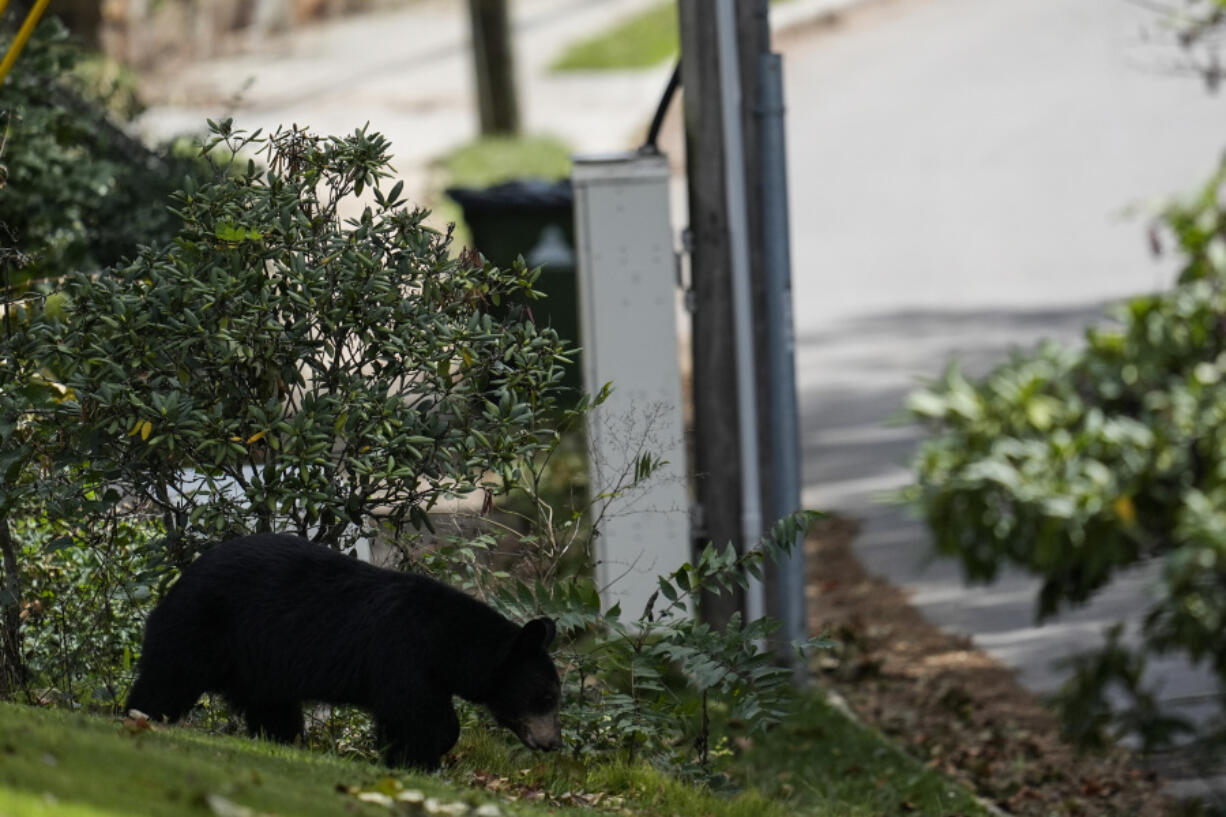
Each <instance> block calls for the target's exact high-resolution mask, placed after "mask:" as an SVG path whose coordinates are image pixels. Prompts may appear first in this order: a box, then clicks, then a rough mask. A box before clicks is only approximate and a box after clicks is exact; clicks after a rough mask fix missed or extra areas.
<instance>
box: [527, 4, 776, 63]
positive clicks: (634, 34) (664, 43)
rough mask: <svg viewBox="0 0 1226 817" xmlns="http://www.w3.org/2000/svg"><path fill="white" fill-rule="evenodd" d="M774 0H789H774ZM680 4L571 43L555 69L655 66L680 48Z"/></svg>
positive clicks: (633, 17)
mask: <svg viewBox="0 0 1226 817" xmlns="http://www.w3.org/2000/svg"><path fill="white" fill-rule="evenodd" d="M771 2H772V3H782V2H787V0H771ZM678 43H679V36H678V33H677V4H676V3H674V2H671V1H670V2H663V3H660V4H659V5H654V6H651V7H649V8H647V9H644V10H643V11H640V12H638V13H637V14H633V15H630V16H629V17H627V18H625V19H624V20H622V21H621V22H620V23H618V24H617V25H615V26H614V27H613V28H612V29H610V30H608V31H606V32H605V33H603V34H597V35H595V36H593V37H588V38H586V39H583V40H579V41H577V42H575V43H573V44H571V45H570V46H569V47H568V48H567V49H566V50H565V51H563V52H562V54H561V55H560V56H558V58H557V59H555V60H554V61H553V63H551V64H550V66H549V70H551V71H622V70H628V69H635V68H651V67H653V66H656V65H659V64H660V63H662V62H664V61H665V60H668V59H672V58H675V57H676V56H677V54H678V52H679V50H680V46H679V44H678Z"/></svg>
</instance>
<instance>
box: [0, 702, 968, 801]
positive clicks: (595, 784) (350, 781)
mask: <svg viewBox="0 0 1226 817" xmlns="http://www.w3.org/2000/svg"><path fill="white" fill-rule="evenodd" d="M740 743H741V744H742V745H743V746H744V751H742V752H741V753H740V754H739V756H738V757H736V758H734V759H733V760H732V762H731V768H730V770H729V772H730V777H731V778H732V779H733V781H734V782H735V783H736V784H737V786H738V787H739V790H736V791H734V792H715V791H712V790H710V789H707V788H704V787H700V786H694V785H689V784H686V783H683V782H681V781H678V780H676V779H674V778H671V777H668V776H666V775H664V774H662V773H660V772H658V771H656V770H655V769H653V768H652V767H651V766H649V765H648V764H645V763H638V764H633V765H632V764H626V763H615V762H608V763H600V764H593V765H591V766H585V765H584V764H582V763H580V762H579V761H576V760H574V759H573V758H572V757H570V756H569V755H566V754H554V755H541V754H534V753H530V752H528V751H527V750H526V749H522V748H518V747H517V748H509V747H508V745H507V743H506V742H505V741H504V740H503V739H502V736H501V735H500V734H499V735H490V734H484V733H482V732H480V731H479V730H476V731H475V732H474V730H469V734H466V736H465V738H464V740H463V741H462V742H461V744H460V745H459V746H458V747H457V751H456V760H455V763H454V764H453V765H451V766H449V767H448V768H447V769H446V770H444V771H443V772H442V773H441V774H439V775H413V774H407V773H404V772H397V773H395V774H393V775H389V773H388V772H387V770H385V769H382V768H381V767H378V766H375V765H372V764H369V763H364V762H361V761H355V760H348V759H343V758H339V757H336V756H331V755H327V754H321V753H317V752H316V753H312V752H307V751H303V750H300V749H294V748H289V747H283V746H278V745H275V744H270V743H267V742H263V741H253V740H247V739H244V738H232V737H217V736H211V735H206V734H203V733H200V732H194V731H191V730H188V729H176V728H166V729H159V730H157V731H155V732H148V731H137V732H132V731H130V730H128V729H126V728H125V727H124V726H122V725H121V724H120V723H119V722H118V721H117V720H114V719H107V718H99V717H91V716H85V715H76V714H70V713H66V712H62V711H53V710H44V709H32V708H30V707H25V706H18V705H12V704H0V817H27V815H28V816H29V817H44V815H45V816H46V817H52V815H54V816H55V817H61V816H63V817H119V816H120V815H124V817H146V816H148V817H163V816H164V817H178V816H179V815H209V814H212V815H215V817H264V816H265V815H294V816H295V817H298V816H299V815H301V816H302V817H313V816H314V815H320V817H322V815H336V814H347V815H358V816H359V817H360V816H361V815H391V814H397V813H399V814H405V813H409V812H408V810H407V809H405V808H404V807H399V808H400V809H401V810H400V811H394V810H393V809H391V808H389V807H388V805H386V804H383V805H381V804H379V803H377V802H374V803H371V802H363V801H361V800H359V799H358V797H357V796H356V795H355V792H357V791H359V790H361V791H366V792H372V794H371V795H370V796H371V797H372V798H373V799H376V800H378V799H382V798H380V797H379V796H378V794H377V792H380V791H382V792H385V793H387V794H393V795H394V794H395V793H396V792H397V791H402V790H406V789H412V790H418V791H421V792H422V793H423V794H424V795H425V796H427V797H436V798H438V799H439V800H440V801H442V802H445V803H451V802H464V803H467V804H469V806H470V809H471V808H474V807H475V806H477V805H480V804H487V805H488V804H496V805H497V806H498V808H499V810H500V811H501V812H502V813H503V814H509V815H514V814H522V815H537V814H557V815H563V817H565V815H569V814H592V813H611V814H616V813H625V811H629V812H630V813H632V814H644V815H660V817H665V815H669V816H672V815H675V816H676V817H785V815H795V814H811V815H817V816H818V817H835V815H838V817H861V815H862V816H863V817H870V815H872V816H873V817H876V815H891V814H898V815H932V816H933V817H936V816H937V815H940V816H941V817H954V815H960V816H961V817H979V816H980V815H984V814H985V812H984V811H983V810H982V809H980V808H979V807H978V806H977V805H976V804H975V803H974V802H973V801H972V799H971V798H970V796H969V795H968V794H967V793H966V792H965V790H962V789H959V788H958V787H957V786H956V785H955V784H953V783H952V782H950V781H949V780H948V779H946V778H943V777H941V776H939V775H937V774H935V773H933V772H931V771H929V770H927V769H925V768H923V767H922V766H921V765H920V764H918V763H917V762H915V761H914V760H912V759H910V758H908V757H906V756H904V755H903V754H902V753H901V752H899V751H898V750H897V749H896V748H895V747H894V746H893V745H891V744H889V743H887V742H886V741H884V740H883V739H882V738H881V737H880V736H879V735H877V734H876V733H875V732H872V731H868V730H864V729H862V728H860V727H859V726H856V725H855V724H853V723H851V722H850V721H848V720H847V719H846V718H844V717H843V716H842V715H840V714H839V713H838V712H836V711H835V710H833V709H832V708H830V707H829V706H827V705H826V704H824V703H822V702H821V701H820V700H819V699H818V698H817V697H816V696H812V695H807V696H804V698H803V699H802V701H800V702H799V706H798V711H797V717H796V718H795V721H794V722H793V723H791V724H789V725H788V726H786V727H784V728H782V729H778V730H776V731H775V732H773V733H772V734H771V735H770V736H768V738H766V739H765V740H758V741H756V742H754V743H753V744H749V743H747V742H745V741H740ZM462 811H463V809H461V813H462ZM471 813H475V812H471Z"/></svg>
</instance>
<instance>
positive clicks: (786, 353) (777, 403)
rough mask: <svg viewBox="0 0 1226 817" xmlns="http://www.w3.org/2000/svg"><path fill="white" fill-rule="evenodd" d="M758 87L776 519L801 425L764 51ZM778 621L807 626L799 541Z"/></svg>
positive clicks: (803, 630) (774, 120) (778, 142)
mask: <svg viewBox="0 0 1226 817" xmlns="http://www.w3.org/2000/svg"><path fill="white" fill-rule="evenodd" d="M759 60H760V70H759V74H758V75H759V77H760V83H761V84H760V86H759V88H758V103H759V105H760V107H759V109H758V116H759V142H760V149H761V158H760V161H761V168H762V232H763V242H764V244H765V247H764V250H763V251H764V254H765V261H766V280H767V286H766V293H767V295H766V298H767V316H766V332H767V345H768V348H767V352H766V353H767V365H768V367H769V373H770V384H771V391H772V395H771V401H770V405H771V418H770V419H771V461H772V462H773V464H774V466H773V472H772V476H773V480H772V482H771V488H772V496H771V499H772V502H771V505H772V508H771V512H772V514H774V515H775V516H778V517H782V516H785V515H787V514H790V513H793V512H794V511H797V510H799V509H800V423H799V419H798V412H797V408H796V367H795V348H796V337H795V332H794V330H793V322H792V254H791V232H790V229H789V227H788V176H787V139H786V137H785V129H784V121H785V120H784V113H785V111H786V108H785V106H784V102H783V58H782V57H781V56H780V55H778V54H762V55H761V57H760V58H759ZM777 595H778V598H779V616H780V618H782V619H783V632H784V635H785V636H786V638H787V639H788V641H792V642H794V641H803V640H804V639H805V637H806V636H807V634H808V624H807V622H806V621H805V552H804V541H803V539H802V538H801V539H800V541H797V542H795V543H794V545H793V548H792V553H791V555H790V556H789V557H788V558H787V559H786V560H784V561H783V562H781V563H780V565H779V588H778V593H777ZM790 659H791V665H792V674H793V677H794V679H795V680H796V681H797V682H798V683H799V682H801V681H803V680H804V679H805V678H807V675H808V673H807V672H806V669H805V665H804V662H803V661H801V660H799V658H797V657H796V656H795V655H794V654H793V655H791V656H790Z"/></svg>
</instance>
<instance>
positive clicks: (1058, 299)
mask: <svg viewBox="0 0 1226 817" xmlns="http://www.w3.org/2000/svg"><path fill="white" fill-rule="evenodd" d="M1147 27H1148V28H1150V29H1152V28H1155V27H1156V20H1155V19H1154V18H1153V17H1151V16H1150V15H1149V14H1148V13H1147V12H1145V11H1142V10H1140V9H1139V8H1138V7H1137V5H1136V4H1132V3H1129V2H1127V0H992V2H990V3H985V2H981V0H892V1H891V2H883V3H878V4H875V5H871V6H867V7H864V8H862V9H860V10H859V11H857V12H855V13H853V14H852V15H850V16H849V17H848V19H847V21H846V22H845V24H844V25H843V26H841V27H838V28H835V29H833V30H830V31H827V32H816V31H815V32H814V33H812V34H810V35H808V36H806V37H793V38H791V39H790V40H789V46H788V49H787V52H786V54H787V58H788V59H787V63H786V70H787V73H788V89H787V90H788V104H789V117H790V122H789V128H790V129H789V153H790V162H791V185H792V187H791V194H792V208H793V210H792V212H793V216H792V218H793V228H792V229H793V238H794V246H793V256H794V266H795V272H794V274H795V295H796V303H795V305H796V324H797V339H798V382H799V388H800V390H801V395H800V401H801V411H802V415H803V416H802V426H803V430H804V440H803V445H804V455H805V484H806V490H805V501H806V503H807V504H808V505H809V506H811V507H819V508H827V509H834V510H839V511H843V512H847V513H851V514H854V515H857V516H859V517H861V518H862V519H864V520H865V524H864V528H863V534H862V536H861V537H860V541H859V543H858V547H859V553H860V554H861V556H862V557H863V559H864V560H865V561H866V563H867V564H868V566H869V567H870V568H871V569H872V570H874V571H875V572H877V573H879V574H880V575H883V576H885V577H887V578H889V579H891V580H893V581H895V582H897V583H899V584H901V585H903V586H905V587H907V588H908V589H910V590H912V591H913V593H914V599H915V601H916V603H917V605H918V606H919V607H920V608H921V609H922V610H923V612H924V613H925V614H926V615H927V616H928V617H929V618H930V619H931V620H933V621H934V622H937V623H939V624H941V625H943V626H945V627H947V628H949V629H952V630H956V631H959V632H963V633H967V634H971V635H973V636H974V637H975V640H976V642H977V643H978V644H979V645H980V646H982V647H984V648H986V649H988V650H989V651H990V652H992V653H993V654H994V655H996V656H998V657H999V658H1001V659H1002V660H1003V661H1005V662H1006V663H1008V664H1010V665H1012V666H1014V667H1017V668H1018V670H1019V675H1020V678H1021V680H1022V681H1023V682H1024V683H1025V684H1027V685H1029V686H1030V687H1032V688H1034V689H1036V690H1041V691H1045V690H1050V689H1052V688H1053V687H1054V686H1055V685H1056V684H1057V682H1058V676H1057V675H1056V674H1054V673H1053V672H1052V670H1051V666H1050V665H1051V661H1052V660H1053V659H1055V658H1057V657H1059V656H1060V655H1063V654H1066V653H1068V652H1069V651H1071V650H1074V649H1078V648H1082V647H1085V646H1088V645H1091V644H1094V643H1097V641H1098V639H1099V637H1100V635H1099V634H1100V632H1101V628H1102V626H1103V624H1104V623H1105V622H1108V621H1113V620H1115V619H1116V618H1117V617H1119V616H1123V615H1126V614H1127V613H1129V612H1130V611H1135V610H1137V609H1139V608H1140V607H1141V606H1142V602H1143V599H1144V593H1145V586H1146V574H1145V573H1144V571H1142V572H1140V573H1137V574H1134V575H1130V576H1128V577H1127V578H1126V579H1125V580H1123V581H1121V582H1120V583H1118V584H1117V586H1115V587H1114V588H1112V590H1111V591H1110V592H1109V593H1107V594H1105V596H1104V598H1103V599H1101V600H1100V601H1099V602H1098V603H1096V604H1094V605H1092V606H1091V607H1090V608H1088V609H1086V610H1082V611H1079V612H1078V613H1076V614H1074V615H1071V616H1066V617H1064V618H1062V619H1060V620H1059V621H1056V622H1053V623H1051V624H1049V625H1047V626H1045V627H1041V628H1040V627H1035V626H1034V624H1033V617H1032V611H1033V598H1034V585H1033V583H1031V582H1029V581H1028V580H1026V579H1024V578H1022V577H1017V576H1012V577H1009V578H1008V579H1006V580H1005V581H1003V582H1002V583H1001V584H999V585H997V586H995V587H993V588H989V589H982V588H978V589H976V588H972V589H966V588H964V587H963V586H962V583H961V581H960V577H959V573H958V571H957V569H956V568H955V567H954V566H953V565H951V564H948V563H944V562H935V563H932V562H929V561H928V540H927V536H926V532H925V531H924V529H923V528H922V527H921V526H920V525H919V524H918V523H917V522H915V521H914V520H913V519H912V518H911V516H910V515H909V514H908V513H907V512H906V511H904V510H901V509H898V508H893V507H890V506H887V505H883V504H881V503H880V502H879V501H878V500H879V496H880V494H881V493H882V492H885V491H889V490H891V489H894V488H897V487H898V486H900V485H902V484H903V483H905V482H906V480H907V477H908V472H907V470H906V468H905V462H906V460H907V457H908V456H909V454H910V453H911V451H912V450H913V448H914V445H915V441H916V439H917V437H916V433H915V431H914V430H912V429H910V428H907V427H899V426H897V425H891V424H890V423H889V422H888V421H889V420H890V418H891V417H893V416H895V415H896V414H897V412H898V410H899V406H900V402H901V400H902V397H903V395H904V394H905V393H906V391H907V390H908V389H909V388H910V387H911V386H913V385H914V384H915V383H916V382H917V378H920V377H924V376H933V375H935V374H937V373H939V371H940V370H941V369H942V368H943V366H944V365H945V363H946V362H947V360H948V359H949V358H950V357H951V356H955V357H957V358H958V359H959V360H960V361H962V363H963V364H964V367H965V368H966V369H969V370H971V371H973V372H982V371H984V370H985V369H986V368H987V367H989V366H990V365H992V364H993V363H995V362H997V361H1000V360H1001V359H1002V358H1003V357H1004V356H1005V355H1006V354H1007V352H1008V350H1009V349H1010V348H1011V347H1012V346H1014V345H1017V344H1020V345H1023V346H1029V345H1031V344H1033V343H1034V342H1035V341H1036V340H1037V339H1038V338H1041V337H1054V338H1066V339H1074V338H1076V337H1078V336H1079V333H1080V330H1081V328H1082V327H1083V326H1084V325H1085V323H1086V322H1087V321H1088V320H1091V319H1093V318H1094V317H1095V316H1096V315H1097V314H1098V313H1099V310H1100V306H1101V304H1102V303H1103V302H1104V301H1107V300H1110V299H1117V298H1120V297H1122V296H1126V295H1129V294H1133V293H1139V292H1144V291H1149V290H1152V289H1154V288H1155V287H1161V286H1164V285H1165V284H1167V283H1168V282H1169V280H1170V277H1171V268H1170V264H1169V262H1167V263H1160V262H1158V261H1155V259H1153V258H1152V257H1151V256H1150V254H1149V252H1148V250H1147V244H1146V240H1145V220H1144V218H1136V217H1134V218H1128V217H1125V215H1124V211H1125V210H1127V209H1128V208H1130V207H1134V206H1137V205H1140V206H1141V207H1142V209H1144V207H1145V206H1147V205H1152V203H1153V202H1154V200H1155V199H1156V198H1157V197H1161V196H1163V195H1166V194H1169V193H1172V192H1177V191H1184V190H1187V189H1189V188H1190V187H1191V186H1193V185H1194V184H1196V183H1197V182H1198V181H1199V180H1200V179H1202V178H1203V177H1205V176H1206V175H1207V174H1208V172H1209V171H1210V169H1211V168H1212V167H1213V165H1214V162H1215V160H1216V157H1217V156H1218V155H1219V154H1220V152H1221V151H1222V149H1223V147H1226V103H1224V101H1223V100H1222V99H1220V98H1215V97H1213V96H1211V95H1209V94H1207V93H1206V91H1205V90H1204V88H1203V86H1202V85H1201V84H1200V83H1199V82H1198V81H1197V80H1195V79H1193V78H1189V77H1186V76H1185V77H1176V76H1174V75H1172V73H1171V72H1170V71H1168V70H1165V69H1164V68H1163V66H1164V65H1166V64H1167V63H1169V62H1170V61H1171V60H1172V59H1174V58H1175V57H1176V56H1177V55H1176V53H1175V51H1174V49H1173V48H1170V47H1166V46H1156V45H1154V44H1152V43H1151V44H1146V43H1145V42H1144V41H1143V39H1142V36H1141V33H1142V31H1143V30H1144V29H1145V28H1147ZM1158 669H1159V671H1160V674H1162V675H1163V677H1165V678H1166V683H1167V686H1166V693H1167V694H1168V695H1183V694H1189V693H1194V692H1203V691H1209V690H1210V689H1211V687H1210V686H1209V679H1208V678H1207V677H1206V676H1205V675H1204V674H1201V673H1197V672H1195V671H1193V670H1191V669H1190V668H1188V667H1186V666H1183V665H1181V664H1178V663H1167V664H1165V665H1163V666H1161V667H1159V668H1158Z"/></svg>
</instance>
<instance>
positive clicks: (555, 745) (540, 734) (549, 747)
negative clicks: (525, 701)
mask: <svg viewBox="0 0 1226 817" xmlns="http://www.w3.org/2000/svg"><path fill="white" fill-rule="evenodd" d="M519 727H520V728H519V729H516V730H515V731H516V732H517V733H518V734H519V739H520V740H522V741H523V742H524V745H525V746H527V747H528V748H529V749H540V750H541V751H544V752H552V751H554V750H555V749H561V748H562V720H561V718H559V717H558V713H557V712H550V713H547V714H545V715H535V716H529V717H527V718H524V719H523V720H521V721H520V722H519Z"/></svg>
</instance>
